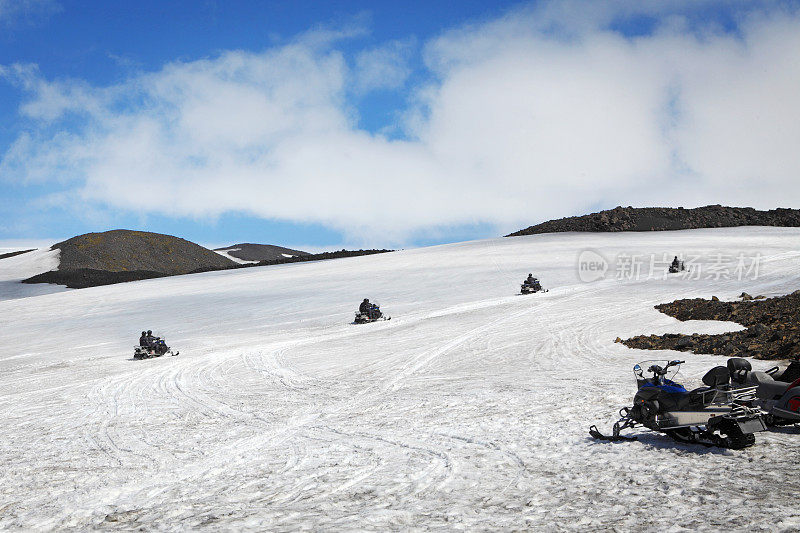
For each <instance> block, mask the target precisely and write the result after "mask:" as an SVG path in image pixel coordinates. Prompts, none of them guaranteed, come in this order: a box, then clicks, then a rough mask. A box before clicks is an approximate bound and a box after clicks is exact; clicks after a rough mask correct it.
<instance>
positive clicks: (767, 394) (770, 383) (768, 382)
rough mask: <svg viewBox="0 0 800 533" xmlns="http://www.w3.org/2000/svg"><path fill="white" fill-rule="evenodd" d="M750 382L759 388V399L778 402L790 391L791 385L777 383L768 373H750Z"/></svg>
mask: <svg viewBox="0 0 800 533" xmlns="http://www.w3.org/2000/svg"><path fill="white" fill-rule="evenodd" d="M750 382H751V383H752V384H753V385H757V386H758V390H757V391H756V394H757V395H758V397H759V398H763V399H765V400H767V399H773V400H778V399H780V397H781V396H783V394H784V393H785V392H786V391H787V390H788V389H789V385H790V383H786V382H784V381H775V380H774V379H772V376H770V375H769V374H767V373H766V372H750Z"/></svg>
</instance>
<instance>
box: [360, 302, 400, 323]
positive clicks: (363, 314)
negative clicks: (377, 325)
mask: <svg viewBox="0 0 800 533" xmlns="http://www.w3.org/2000/svg"><path fill="white" fill-rule="evenodd" d="M391 319H392V317H390V316H385V315H384V314H383V313H382V312H381V308H380V306H379V305H377V304H369V306H368V307H367V308H366V309H365V310H364V311H361V310H360V309H359V310H358V311H356V318H355V320H353V324H369V323H370V322H377V321H379V320H391Z"/></svg>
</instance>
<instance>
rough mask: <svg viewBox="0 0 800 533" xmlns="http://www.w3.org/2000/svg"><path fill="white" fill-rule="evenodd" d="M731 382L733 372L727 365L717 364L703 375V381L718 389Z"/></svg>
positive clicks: (708, 385)
mask: <svg viewBox="0 0 800 533" xmlns="http://www.w3.org/2000/svg"><path fill="white" fill-rule="evenodd" d="M730 382H731V373H730V371H729V370H728V368H727V367H724V366H715V367H714V368H712V369H711V370H709V371H708V372H706V375H705V376H703V383H704V384H705V385H706V386H707V387H711V388H712V389H718V388H720V387H724V386H725V385H729V384H730Z"/></svg>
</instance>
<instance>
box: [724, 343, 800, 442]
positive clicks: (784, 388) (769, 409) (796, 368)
mask: <svg viewBox="0 0 800 533" xmlns="http://www.w3.org/2000/svg"><path fill="white" fill-rule="evenodd" d="M728 371H729V372H730V374H731V387H733V388H734V389H740V388H749V387H753V386H755V387H756V398H755V399H754V400H753V402H752V404H753V405H754V406H755V407H759V408H760V409H761V410H762V411H764V420H765V421H766V423H767V425H768V426H788V425H791V424H798V423H800V361H792V362H791V363H790V364H789V366H788V367H787V368H785V369H784V370H783V371H780V368H779V367H777V366H775V367H772V368H770V369H769V370H767V371H765V372H758V371H754V370H753V368H752V366H751V365H750V362H749V361H748V360H747V359H742V358H739V357H733V358H731V359H728Z"/></svg>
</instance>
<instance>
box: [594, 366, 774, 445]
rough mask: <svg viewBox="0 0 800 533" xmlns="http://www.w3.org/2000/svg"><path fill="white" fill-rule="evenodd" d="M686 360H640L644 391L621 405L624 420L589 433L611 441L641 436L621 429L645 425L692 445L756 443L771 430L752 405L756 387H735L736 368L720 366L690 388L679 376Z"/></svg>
mask: <svg viewBox="0 0 800 533" xmlns="http://www.w3.org/2000/svg"><path fill="white" fill-rule="evenodd" d="M682 363H684V361H643V362H641V363H638V364H636V365H635V366H634V367H633V373H634V376H635V378H636V385H637V388H638V391H637V392H636V396H635V397H634V399H633V406H632V407H623V408H622V409H620V412H619V414H620V419H619V420H618V421H617V422H616V423H615V424H614V428H613V433H612V434H611V435H610V436H606V435H603V434H602V433H600V431H598V429H597V426H592V427H591V428H589V434H590V435H591V436H592V437H594V438H596V439H601V440H608V441H624V440H637V439H636V437H629V436H623V435H621V434H620V433H621V432H622V431H623V430H625V429H629V428H634V427H636V426H639V425H641V426H644V427H646V428H648V429H651V430H653V431H658V432H660V433H664V434H666V435H667V436H669V437H670V438H672V439H673V440H675V441H678V442H682V443H687V444H702V445H704V446H718V447H720V448H732V449H742V448H747V447H748V446H752V445H753V444H755V436H754V435H753V434H754V433H756V432H759V431H764V430H765V429H766V425H765V423H764V419H763V417H762V414H761V412H760V410H758V409H755V408H753V407H751V402H752V400H753V399H754V398H755V391H756V387H742V388H739V389H733V388H731V386H730V381H731V378H730V372H729V371H728V369H727V368H726V367H724V366H718V367H715V368H712V369H711V370H710V371H708V372H707V373H706V375H705V376H703V384H704V385H705V387H700V388H698V389H694V390H691V391H689V390H687V389H686V388H685V387H684V386H683V385H681V384H680V383H678V382H677V381H675V376H676V374H677V373H678V370H679V368H680V365H681V364H682ZM662 365H663V366H662ZM645 368H646V369H647V370H646V371H645V370H644V369H645ZM645 372H647V373H648V374H650V375H649V377H645Z"/></svg>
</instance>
